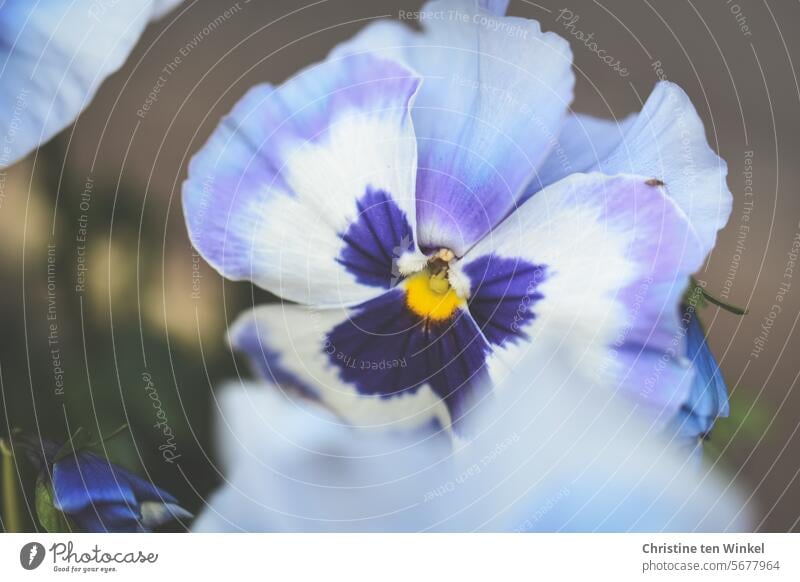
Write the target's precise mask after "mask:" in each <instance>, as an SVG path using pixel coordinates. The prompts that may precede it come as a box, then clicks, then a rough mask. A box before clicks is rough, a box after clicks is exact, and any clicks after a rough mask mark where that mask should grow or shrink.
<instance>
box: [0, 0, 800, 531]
mask: <svg viewBox="0 0 800 582" xmlns="http://www.w3.org/2000/svg"><path fill="white" fill-rule="evenodd" d="M421 4H422V2H396V1H395V2H389V1H386V0H362V1H354V0H346V1H345V0H328V1H325V0H322V1H319V2H314V3H309V4H305V3H303V2H296V1H295V0H249V1H248V0H239V1H238V2H231V1H230V0H196V1H191V0H187V1H186V2H185V3H184V4H183V5H182V6H181V7H179V8H178V9H177V10H175V11H174V12H172V13H170V14H169V15H168V16H167V17H166V18H164V19H163V20H161V21H159V22H157V23H155V24H153V25H151V26H150V28H149V29H148V30H147V32H146V33H145V35H144V37H143V38H142V39H141V41H140V43H139V45H138V46H137V48H136V50H135V51H134V53H133V55H132V56H131V57H130V58H129V60H128V62H127V63H126V65H125V66H124V67H123V68H122V69H121V70H120V71H119V72H117V73H116V74H115V75H113V76H112V77H111V78H110V79H108V80H107V81H106V82H105V84H104V85H103V86H102V88H101V90H100V92H99V94H98V95H97V97H96V98H95V99H94V101H93V103H92V104H91V106H90V107H89V108H88V109H87V110H86V111H85V112H84V114H83V115H82V116H81V117H80V118H79V120H78V121H77V123H76V124H75V125H74V126H73V127H70V128H69V129H67V130H66V131H64V132H63V133H62V134H61V135H59V136H58V137H57V138H56V139H55V140H54V141H52V142H50V143H49V144H47V145H46V146H44V147H43V148H41V149H40V150H39V151H38V152H35V153H34V154H32V155H31V156H29V157H28V158H27V159H26V160H24V161H22V162H20V163H18V164H17V165H15V166H13V167H12V168H10V169H9V170H8V171H6V172H5V173H4V175H3V178H4V185H3V188H2V190H0V292H1V293H2V301H1V302H0V321H2V329H3V333H2V336H0V390H1V391H2V400H0V435H7V434H8V431H9V430H10V429H11V428H21V429H24V430H26V431H28V432H32V433H37V432H38V433H39V434H41V435H42V436H43V437H45V438H51V439H54V440H61V441H63V440H64V439H65V438H67V435H69V434H71V433H73V432H74V431H75V430H76V429H77V427H79V426H80V427H84V429H87V430H91V431H93V432H95V433H102V434H106V433H109V432H111V431H112V430H114V429H115V428H117V427H118V426H120V425H121V424H123V423H128V424H129V426H130V431H129V432H127V433H125V434H123V435H122V436H119V437H117V438H115V439H113V440H112V441H110V442H109V443H108V446H109V452H110V455H111V457H112V458H113V459H114V460H115V461H118V462H120V463H121V464H123V465H125V466H127V467H129V468H132V469H135V470H138V471H142V472H144V473H145V474H146V475H147V476H148V477H149V478H150V479H152V480H153V481H154V482H155V483H156V484H158V485H160V486H162V487H163V488H165V489H167V490H168V491H171V492H172V493H173V494H175V495H176V496H177V497H178V498H179V499H180V500H181V502H182V503H183V505H185V506H187V507H188V508H190V509H192V510H197V509H198V508H199V507H200V506H201V505H202V504H203V500H204V498H205V497H206V496H207V495H208V494H209V493H210V492H211V491H212V490H213V489H214V487H215V486H216V484H218V483H219V481H220V478H221V476H220V474H219V469H218V465H217V464H216V463H215V458H214V455H215V451H214V448H213V445H212V443H211V442H210V439H211V435H212V431H211V430H210V429H209V427H210V424H211V423H212V411H213V410H214V407H215V404H214V387H215V386H217V385H219V383H220V382H221V381H222V380H225V379H229V378H235V377H237V375H241V376H243V377H246V376H247V375H248V371H247V370H246V369H245V368H244V367H243V366H242V362H240V361H238V360H237V359H236V358H234V356H233V355H232V354H231V353H230V350H229V349H228V348H227V346H226V345H225V342H224V330H225V328H226V326H227V325H228V322H229V321H230V320H231V319H232V318H234V317H235V316H236V315H237V314H238V313H240V312H241V311H242V310H244V309H246V308H247V307H248V306H250V305H251V304H253V303H260V302H264V301H269V300H270V299H271V298H270V296H269V295H268V294H267V293H265V292H263V291H260V290H258V289H255V288H253V287H252V286H250V285H248V284H246V283H230V282H224V281H223V280H222V279H221V278H220V277H219V276H218V275H217V274H216V273H215V272H213V271H212V270H211V269H210V268H209V267H208V266H207V265H206V264H205V263H204V262H203V261H202V259H201V258H200V257H199V256H198V255H196V254H194V253H193V251H192V248H191V246H190V244H189V241H188V237H187V234H186V229H185V226H184V221H183V216H182V210H181V203H180V191H181V183H182V181H183V180H184V178H185V176H186V168H187V164H188V161H189V159H190V158H191V156H192V154H193V153H194V152H196V151H197V150H198V149H199V148H200V146H201V145H202V144H203V142H204V141H205V139H206V138H207V137H208V135H209V134H210V133H211V131H212V130H213V129H214V127H215V126H216V125H217V123H218V122H219V119H220V117H221V116H222V115H224V114H225V113H227V112H228V111H229V110H230V108H231V107H232V106H233V104H234V103H235V102H236V101H237V100H238V99H239V98H240V97H241V96H242V95H243V94H244V93H245V91H247V89H248V88H249V87H251V86H252V85H253V84H255V83H259V82H264V81H269V82H272V83H280V82H281V81H282V80H284V79H286V78H287V77H289V76H291V75H292V74H293V73H294V72H296V71H297V70H298V69H299V68H301V67H304V66H306V65H308V64H310V63H313V62H315V61H318V60H320V59H322V58H324V56H325V55H326V53H327V52H328V51H329V50H330V48H331V47H333V46H334V45H335V44H336V43H337V42H340V41H342V40H344V39H346V38H348V37H350V36H352V35H353V34H354V33H355V32H356V31H357V30H358V29H359V28H361V27H362V26H364V24H365V23H366V22H368V21H370V20H372V19H375V18H380V17H389V18H392V17H394V18H396V17H397V15H398V13H399V12H400V11H401V10H414V9H418V8H419V7H420V6H421ZM563 10H569V11H570V12H571V13H572V15H573V18H574V16H578V17H579V20H578V21H576V22H575V25H574V28H573V29H567V28H565V26H564V21H563V20H564V19H563V13H562V11H563ZM510 12H511V14H513V15H520V16H526V17H530V18H535V19H538V20H539V21H540V22H541V23H542V28H543V29H544V30H550V31H554V32H557V33H559V34H561V35H562V36H565V37H566V38H568V39H569V41H570V43H571V44H572V47H573V52H574V57H575V68H576V72H577V87H576V100H575V103H574V105H573V107H574V109H575V110H576V111H580V112H586V113H592V114H594V115H598V116H603V117H609V118H611V117H616V118H620V117H623V116H625V115H627V114H628V113H631V112H634V111H638V110H639V109H640V108H641V104H642V102H643V100H644V99H646V97H647V95H649V93H650V91H651V90H652V88H653V86H654V84H655V83H656V81H657V80H658V79H659V78H667V79H669V80H672V81H674V82H676V83H678V84H679V85H681V87H683V88H684V89H685V90H686V91H687V92H688V93H689V95H690V96H691V97H692V100H693V102H694V103H695V106H696V107H697V109H698V111H699V113H700V115H701V117H702V118H703V120H704V121H705V124H706V129H707V134H708V139H709V141H710V142H711V144H712V146H713V147H714V149H716V150H717V151H718V152H719V153H720V155H721V156H722V157H723V158H724V159H725V160H727V162H728V165H729V176H728V183H729V185H730V187H731V190H732V191H733V193H734V197H735V202H734V210H733V214H732V216H731V219H730V222H729V224H728V226H727V228H726V229H725V230H724V231H723V232H722V233H721V236H720V238H719V240H718V243H717V246H716V249H715V250H714V252H713V254H712V255H711V257H710V258H709V260H708V264H707V266H706V268H705V270H703V271H702V272H701V273H700V274H699V275H698V278H699V279H701V280H702V281H705V282H706V284H707V289H708V290H709V291H710V292H711V293H713V294H715V295H717V296H721V297H723V298H725V299H726V300H728V301H730V302H732V303H734V304H737V305H740V306H742V307H746V308H747V309H748V310H749V312H748V314H747V315H745V316H744V317H737V316H734V315H731V314H729V313H727V312H725V311H721V310H719V309H717V308H714V307H709V308H708V309H706V310H704V311H703V312H702V313H701V318H702V320H703V322H704V324H705V326H706V328H707V330H708V334H709V337H710V344H711V347H712V349H713V351H714V353H715V354H716V356H717V357H718V359H719V360H720V362H721V367H722V369H723V372H724V375H725V378H726V380H727V382H728V386H729V388H730V389H731V393H732V395H731V411H732V414H731V416H730V418H728V419H724V420H722V421H720V422H719V423H718V425H717V427H716V429H715V431H714V433H713V435H712V438H711V440H710V441H709V442H708V444H707V447H706V455H707V457H708V460H709V461H710V462H712V463H716V464H717V465H718V466H719V467H720V468H721V469H722V470H724V471H726V472H727V473H728V474H729V475H730V477H731V479H732V481H733V482H735V483H736V484H738V485H740V486H741V487H742V488H743V490H745V491H746V492H748V493H751V494H752V495H751V497H750V498H749V499H748V505H749V506H750V507H749V509H750V510H751V511H752V512H753V513H754V515H755V516H756V518H757V519H756V522H757V525H758V527H759V529H761V530H764V531H788V530H795V531H798V530H800V524H799V520H800V478H799V477H798V474H799V473H800V435H797V434H796V433H797V430H798V426H799V422H798V418H799V417H800V414H799V413H800V390H798V389H797V381H798V374H800V358H799V357H798V354H800V334H798V333H795V331H796V326H797V323H798V317H800V267H798V266H795V265H793V264H790V261H791V260H792V257H791V256H790V252H791V250H792V244H793V241H794V240H795V239H796V237H798V236H800V197H798V195H797V189H798V186H800V163H798V161H797V158H798V156H799V155H800V87H799V86H798V79H797V73H796V70H795V68H794V64H793V61H794V60H796V59H797V60H800V37H798V36H797V35H796V34H794V25H795V24H796V23H797V22H798V20H800V5H798V3H797V2H778V1H773V2H767V1H766V0H761V1H756V0H752V1H751V0H735V1H731V0H706V1H704V2H693V1H692V0H641V1H637V2H631V1H630V0H615V1H612V0H604V1H602V2H601V1H598V0H570V1H569V2H567V3H566V4H565V3H564V2H562V1H559V2H555V1H553V0H540V1H539V2H528V1H526V0H512V2H511V9H510ZM560 14H562V17H561V18H560V17H559V15H560ZM212 27H213V29H212ZM574 29H577V30H580V31H582V32H584V33H585V34H593V35H594V36H593V41H594V42H596V43H597V44H598V46H599V47H600V48H602V49H604V50H605V51H606V54H608V55H613V56H614V57H615V58H616V59H617V60H619V62H620V66H619V67H616V68H617V70H614V67H610V66H608V65H607V64H606V63H604V62H602V61H601V60H600V59H599V58H598V56H597V55H596V54H595V53H593V52H591V51H590V50H589V48H588V47H587V46H586V44H585V43H583V42H581V41H580V40H579V39H577V38H576V37H575V36H571V35H570V34H569V33H570V31H571V30H574ZM176 57H180V62H179V63H178V64H176V60H175V59H176ZM622 69H624V70H625V72H626V73H627V74H625V75H624V74H622V73H623V71H622ZM160 77H161V79H162V81H163V82H159V78H160ZM156 88H158V89H157V91H156V93H155V98H152V96H151V97H150V98H149V97H148V94H150V93H151V92H153V91H155V90H156ZM787 268H794V273H792V272H791V271H787ZM785 274H786V275H789V276H785ZM792 274H794V275H795V277H794V279H793V278H792V277H791V275H792ZM787 283H788V286H787ZM781 294H782V296H783V298H784V299H783V301H782V303H780V307H781V308H782V309H781V311H780V313H775V310H774V309H773V308H772V306H773V305H774V304H776V302H777V299H776V297H777V296H778V295H781ZM156 403H157V404H156ZM164 450H169V451H171V452H172V462H168V461H166V460H165V456H164V455H163V454H162V453H163V451H164ZM168 456H169V455H168ZM23 478H24V479H25V482H26V484H27V488H28V489H29V490H32V480H33V478H34V476H33V475H29V474H27V473H26V474H23ZM27 509H28V510H29V512H30V511H32V509H33V508H32V506H31V507H28V508H27ZM28 520H29V523H28V524H27V525H26V527H27V528H28V529H34V528H36V527H37V525H36V524H35V523H34V520H33V519H32V518H31V517H30V515H29V516H28Z"/></svg>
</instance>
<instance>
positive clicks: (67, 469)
mask: <svg viewBox="0 0 800 582" xmlns="http://www.w3.org/2000/svg"><path fill="white" fill-rule="evenodd" d="M26 448H27V449H28V450H29V451H30V452H33V453H34V454H37V455H38V456H41V455H44V457H45V461H44V463H45V464H44V465H43V467H45V469H44V470H43V471H42V472H41V474H40V476H39V481H38V483H37V492H36V508H37V513H38V515H39V520H40V522H41V523H42V525H43V527H45V529H47V530H48V531H68V530H72V529H74V530H76V531H84V532H146V531H150V530H151V529H152V528H155V527H158V526H160V525H163V524H165V523H167V522H169V521H172V520H177V519H183V518H189V517H192V516H191V514H190V513H189V512H188V511H186V510H185V509H183V508H182V507H181V506H180V505H179V504H178V501H177V500H176V499H175V497H173V496H172V495H170V494H169V493H167V492H166V491H164V490H163V489H161V488H160V487H156V486H155V485H153V484H152V483H150V482H148V481H146V480H144V479H142V478H141V477H138V476H137V475H135V474H133V473H131V472H130V471H128V470H127V469H123V468H122V467H120V466H119V465H115V464H114V463H112V462H111V461H109V460H108V459H105V458H103V457H101V456H99V455H97V454H95V453H92V452H90V451H87V450H80V449H79V450H77V451H73V450H72V449H71V448H70V449H69V450H68V451H60V450H59V448H58V447H57V446H56V445H54V444H52V443H49V442H44V443H42V444H41V445H39V444H38V443H36V444H33V445H32V444H30V443H28V445H27V447H26Z"/></svg>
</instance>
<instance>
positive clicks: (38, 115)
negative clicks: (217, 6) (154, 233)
mask: <svg viewBox="0 0 800 582" xmlns="http://www.w3.org/2000/svg"><path fill="white" fill-rule="evenodd" d="M179 1H180V0H157V1H155V2H154V0H125V1H124V2H100V1H97V0H6V1H5V2H4V3H3V4H2V6H0V139H2V143H3V147H2V148H0V168H4V167H7V166H9V165H11V164H13V163H14V162H16V161H17V160H19V159H20V158H22V157H24V156H25V155H27V154H28V153H30V152H31V151H32V150H34V149H35V148H36V147H38V146H39V145H41V144H43V143H45V142H47V141H49V140H50V139H51V138H52V137H53V136H54V135H55V134H57V133H58V132H60V131H61V130H62V129H64V128H65V127H67V126H68V125H70V124H71V123H72V122H73V121H74V120H75V118H77V117H78V115H79V114H80V112H81V111H82V110H83V109H84V107H86V106H87V105H88V103H89V102H90V101H91V100H92V98H93V97H94V95H95V93H96V92H97V89H98V87H99V86H100V84H101V83H102V82H103V80H105V78H106V77H108V76H109V75H110V74H111V73H113V72H114V71H116V70H117V69H118V68H119V67H120V66H122V63H123V62H124V61H125V59H126V58H127V56H128V54H129V53H130V52H131V49H132V48H133V46H134V44H135V43H136V41H137V40H138V39H139V36H140V35H141V34H142V31H143V30H144V28H145V26H146V25H147V23H148V22H149V21H150V20H151V18H153V17H154V16H155V15H156V14H158V15H160V14H163V13H165V12H166V11H167V10H169V9H171V8H172V7H174V6H175V5H177V4H178V3H179Z"/></svg>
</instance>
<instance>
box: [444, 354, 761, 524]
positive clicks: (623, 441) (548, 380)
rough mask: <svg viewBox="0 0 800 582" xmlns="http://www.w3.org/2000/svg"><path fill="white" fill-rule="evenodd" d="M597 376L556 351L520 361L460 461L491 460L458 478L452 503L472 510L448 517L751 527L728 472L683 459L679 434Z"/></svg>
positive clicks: (458, 521)
mask: <svg viewBox="0 0 800 582" xmlns="http://www.w3.org/2000/svg"><path fill="white" fill-rule="evenodd" d="M565 370H566V371H567V372H568V373H567V374H565V373H564V371H565ZM597 380H598V378H597V377H596V376H595V375H594V373H593V370H587V369H582V368H577V369H571V362H570V361H561V360H560V355H559V354H558V353H555V354H553V358H552V359H551V360H550V361H547V362H543V361H541V360H539V359H535V358H529V359H525V360H524V361H523V362H521V364H520V365H519V366H517V367H516V368H515V369H514V370H513V372H512V373H511V375H510V376H509V377H508V378H507V379H506V380H505V382H506V383H507V384H508V386H507V387H505V388H501V389H500V390H499V392H500V394H501V395H500V396H499V397H498V398H497V399H495V401H494V403H493V405H492V406H489V407H487V408H486V409H484V412H483V414H484V415H485V420H484V425H485V426H487V429H486V430H485V431H484V432H483V433H481V434H480V435H479V436H478V437H476V439H475V440H474V441H473V442H472V443H471V445H472V447H473V450H471V451H466V452H467V454H468V455H469V456H467V457H466V458H463V465H462V467H463V469H461V470H462V471H466V470H467V468H468V467H469V464H470V463H472V462H473V459H484V461H483V463H482V464H481V467H482V470H481V471H479V472H478V474H476V475H472V476H471V478H470V479H466V480H463V482H462V483H460V486H459V487H458V488H457V490H456V491H455V495H460V497H459V498H458V499H457V500H456V502H455V503H454V505H456V506H458V507H461V508H466V509H465V510H464V511H460V512H453V519H452V521H451V522H449V523H446V524H444V525H445V527H452V528H454V529H457V530H459V531H475V530H480V531H498V530H500V531H509V530H513V531H537V532H555V531H581V532H594V531H603V532H612V531H616V532H633V531H638V532H667V531H686V532H694V531H708V532H720V531H748V530H749V528H750V527H752V522H751V520H750V517H751V516H750V507H748V505H747V502H746V500H745V495H742V493H743V492H740V491H738V490H737V489H736V487H734V486H732V483H731V482H730V478H728V477H726V476H725V475H724V474H720V472H719V471H718V470H712V469H710V468H706V467H702V466H700V467H698V466H697V464H696V463H694V462H687V459H686V456H685V454H683V453H682V451H680V450H676V447H674V446H671V444H672V445H674V444H675V443H671V444H670V443H669V442H668V441H666V440H665V439H663V438H662V437H663V434H662V433H661V432H660V431H658V430H653V427H652V425H651V423H650V422H649V421H648V419H647V418H646V417H644V416H643V415H641V414H639V413H638V412H637V411H636V409H635V408H634V407H632V406H631V405H630V403H629V402H627V401H626V400H624V399H621V398H619V397H618V396H617V395H616V394H615V392H614V391H613V390H609V389H608V388H609V387H608V386H606V385H604V384H603V383H602V382H597ZM543 387H546V388H547V389H542V388H543ZM486 460H488V461H489V462H487V461H486ZM456 461H462V457H461V456H457V457H456ZM698 470H701V472H700V473H699V474H698ZM456 471H459V468H456ZM457 474H458V473H457Z"/></svg>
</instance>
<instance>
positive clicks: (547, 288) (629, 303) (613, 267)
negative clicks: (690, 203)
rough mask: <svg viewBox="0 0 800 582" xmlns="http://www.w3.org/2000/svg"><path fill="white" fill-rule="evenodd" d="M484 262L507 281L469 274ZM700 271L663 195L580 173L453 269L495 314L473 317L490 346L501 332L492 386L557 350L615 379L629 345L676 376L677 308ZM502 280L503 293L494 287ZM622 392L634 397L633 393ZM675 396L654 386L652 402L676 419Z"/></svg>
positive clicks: (485, 272) (490, 273) (679, 218)
mask: <svg viewBox="0 0 800 582" xmlns="http://www.w3.org/2000/svg"><path fill="white" fill-rule="evenodd" d="M487 257H488V258H491V259H492V261H493V262H492V263H490V264H493V265H500V266H503V265H505V266H504V267H503V269H504V270H503V269H499V267H497V268H494V267H483V268H476V265H478V266H479V265H480V264H481V263H482V262H483V263H485V262H486V261H487ZM702 260H703V255H702V249H701V248H700V245H699V243H698V242H697V240H696V237H695V235H694V233H693V231H692V229H691V227H690V225H689V223H688V221H687V220H686V217H685V216H684V215H683V213H682V212H681V211H680V209H679V208H678V207H677V206H676V204H675V203H674V202H673V201H672V200H671V199H670V198H669V197H668V196H666V194H665V193H664V191H663V189H662V188H660V187H659V186H657V185H654V184H653V183H651V182H648V181H647V180H646V178H644V177H639V176H615V177H608V176H604V175H600V174H576V175H573V176H571V177H569V178H566V179H564V180H561V181H559V182H557V183H556V184H553V185H552V186H550V187H548V188H546V189H544V190H542V191H541V192H539V193H537V194H536V196H534V197H533V198H531V199H530V200H528V201H527V202H525V203H524V204H523V205H522V206H521V207H520V208H519V210H517V211H516V212H515V213H514V214H513V215H511V216H510V217H509V218H508V219H507V220H506V221H505V222H503V224H501V225H500V226H499V227H498V228H497V229H495V230H494V231H493V232H492V234H491V235H490V236H488V237H487V238H485V239H484V240H482V241H481V242H480V243H479V244H478V245H476V246H475V248H473V249H472V250H471V251H470V253H469V254H468V255H467V256H466V257H465V258H464V259H463V260H462V261H461V262H460V264H459V265H456V267H455V270H457V271H460V272H461V273H462V275H461V276H462V277H465V278H466V283H465V285H466V287H467V289H466V290H465V292H468V293H469V294H470V299H469V301H470V303H476V304H478V305H481V304H482V302H484V303H485V302H486V301H485V300H486V297H485V294H488V301H489V305H491V306H494V307H493V310H492V312H491V313H490V314H489V315H483V314H482V312H481V311H480V310H476V311H475V312H474V313H473V315H474V316H475V318H476V321H477V322H478V325H479V326H480V327H481V328H482V329H485V330H487V331H486V332H485V333H486V334H487V337H488V338H490V339H491V338H492V337H493V335H495V334H494V331H493V330H494V329H499V328H502V329H504V330H506V336H505V337H500V338H499V340H500V341H495V342H494V343H495V344H496V348H495V350H494V352H495V355H493V356H492V357H491V358H490V361H489V366H490V372H491V373H492V375H493V376H494V377H495V378H496V379H498V378H497V377H498V375H500V376H502V375H504V374H506V373H507V369H508V366H511V367H513V366H514V365H515V362H517V361H518V360H519V359H520V358H521V357H523V356H524V355H526V354H535V353H538V352H539V351H542V350H544V351H542V354H545V353H548V352H550V351H552V349H553V346H557V347H558V348H559V351H563V352H565V353H567V354H569V355H570V356H571V357H572V359H573V361H574V362H576V364H577V363H580V365H581V366H587V367H589V368H590V369H592V370H596V371H597V373H598V374H600V375H603V374H612V375H613V376H614V377H617V378H618V377H619V375H620V374H622V375H624V374H625V372H626V370H627V369H626V368H625V364H626V363H627V360H625V359H624V358H622V357H618V354H617V350H619V349H620V348H621V347H623V346H625V345H627V344H630V343H633V344H636V345H640V346H644V347H645V348H647V350H651V351H654V352H658V354H659V356H661V355H662V354H664V353H666V354H669V356H668V357H667V361H668V362H669V363H670V365H675V366H680V364H679V362H678V360H679V358H681V357H682V355H683V353H684V352H683V351H682V349H683V347H682V346H683V344H682V341H683V335H682V333H681V329H680V324H679V317H678V304H679V301H680V296H681V295H682V293H683V291H684V289H685V286H686V284H687V283H688V277H689V275H690V274H691V273H693V272H694V271H695V270H696V269H697V268H698V267H699V266H700V264H701V262H702ZM498 274H499V276H500V279H501V280H502V277H503V276H504V277H506V279H507V281H508V283H507V284H506V287H503V285H502V284H495V283H494V282H493V279H494V278H496V277H497V276H498ZM456 279H457V278H456ZM506 289H507V291H506ZM503 293H506V294H507V296H508V299H507V301H506V299H505V298H504V297H503ZM505 303H510V305H505ZM515 335H516V336H517V337H518V338H523V339H525V340H527V341H524V342H521V341H514V336H515ZM673 342H675V344H676V345H677V346H678V349H675V348H674V346H673ZM542 357H544V358H547V357H549V356H545V355H542ZM648 361H649V360H648ZM651 364H653V363H652V362H651ZM646 373H647V371H646V370H638V371H637V377H639V376H641V375H644V374H646ZM682 386H683V385H682ZM628 389H629V390H630V391H631V395H632V396H633V397H634V398H636V397H637V392H638V391H639V390H640V387H639V386H637V385H632V386H630V387H629V388H628ZM686 389H688V388H686ZM671 390H673V388H672V387H668V386H666V385H664V386H661V385H659V388H658V389H657V390H656V394H655V395H654V396H653V399H655V401H657V402H664V401H666V403H668V404H669V405H670V406H673V408H674V409H675V410H676V409H677V406H678V405H679V402H676V398H678V397H677V396H675V397H673V396H672V395H671V394H668V393H669V392H670V391H671ZM683 395H684V396H685V393H684V394H683ZM648 402H649V400H648ZM666 403H665V405H666Z"/></svg>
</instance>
